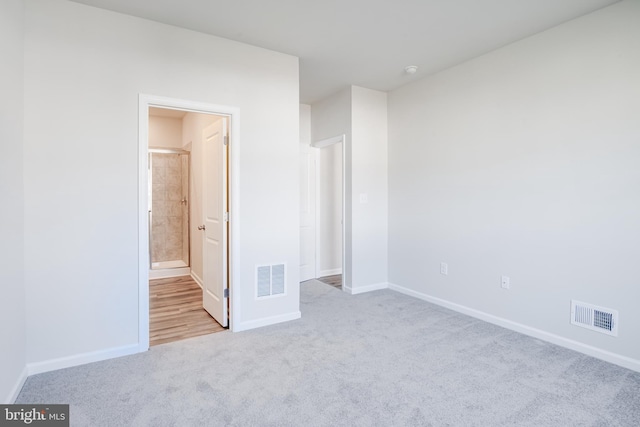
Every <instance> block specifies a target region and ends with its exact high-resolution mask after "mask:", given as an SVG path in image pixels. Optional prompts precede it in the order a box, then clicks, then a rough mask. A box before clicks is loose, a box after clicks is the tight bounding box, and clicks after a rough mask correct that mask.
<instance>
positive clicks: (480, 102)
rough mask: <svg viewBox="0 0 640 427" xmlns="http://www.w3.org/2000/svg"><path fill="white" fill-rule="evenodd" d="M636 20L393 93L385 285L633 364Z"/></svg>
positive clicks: (533, 41) (591, 21)
mask: <svg viewBox="0 0 640 427" xmlns="http://www.w3.org/2000/svg"><path fill="white" fill-rule="evenodd" d="M638 22H640V2H637V1H624V2H621V3H617V4H615V5H613V6H611V7H608V8H606V9H603V10H600V11H597V12H595V13H592V14H590V15H587V16H584V17H582V18H579V19H576V20H574V21H570V22H568V23H565V24H563V25H560V26H558V27H556V28H553V29H551V30H548V31H546V32H543V33H541V34H538V35H536V36H533V37H530V38H527V39H525V40H522V41H519V42H517V43H514V44H511V45H509V46H507V47H504V48H502V49H499V50H497V51H494V52H492V53H489V54H486V55H483V56H481V57H479V58H476V59H474V60H472V61H469V62H467V63H464V64H462V65H460V66H457V67H454V68H452V69H449V70H447V71H444V72H441V73H439V74H436V75H434V76H432V77H428V78H425V79H423V80H420V81H418V82H416V83H413V84H409V85H407V86H404V87H402V88H400V89H398V90H396V91H393V92H391V93H390V95H389V135H390V150H389V171H390V178H389V182H390V189H389V194H390V200H389V206H390V216H389V227H390V231H389V236H390V238H389V269H390V281H391V282H393V283H395V284H397V285H400V286H402V287H404V288H406V289H405V290H409V291H411V292H414V294H416V295H422V296H432V297H436V298H440V299H441V300H443V301H444V302H452V303H455V304H458V305H459V307H466V308H471V309H474V310H478V311H480V312H484V313H488V314H490V315H493V316H497V318H501V319H503V320H504V319H506V321H507V322H515V323H517V324H520V325H524V326H526V327H528V328H535V329H536V330H538V331H542V332H544V333H547V334H552V335H549V337H551V338H553V337H560V338H561V339H564V340H565V341H564V344H567V343H569V342H568V341H566V340H574V341H577V342H579V343H582V344H586V345H588V346H593V347H596V348H598V349H601V350H604V351H607V352H612V353H615V354H617V355H621V356H623V358H624V357H627V358H631V359H633V360H635V362H633V363H632V364H635V365H634V366H635V368H636V369H638V368H640V340H639V339H638V337H640V310H638V309H637V303H638V301H640V286H638V278H639V277H640V263H638V259H640V246H639V245H638V242H639V241H640V221H638V218H640V192H639V191H638V189H639V188H640V167H638V165H640V120H638V111H640V84H639V80H638V76H639V75H640V26H639V25H638ZM441 261H444V262H447V263H448V264H449V275H448V276H443V275H441V274H440V273H439V265H440V262H441ZM501 275H507V276H510V278H511V289H510V290H504V289H501V287H500V276H501ZM571 299H578V300H582V301H585V302H590V303H594V304H599V305H602V306H605V307H608V308H614V309H617V310H619V312H620V329H619V336H618V337H617V338H614V337H610V336H607V335H604V334H599V333H596V332H592V331H589V330H586V329H581V328H578V327H575V326H571V325H570V324H569V307H570V306H569V304H570V300H571ZM536 333H537V332H536ZM582 349H583V350H585V349H586V347H584V346H583V348H582ZM586 350H588V349H586ZM603 354H604V353H603V352H600V356H602V355H603ZM620 360H622V359H620V358H618V362H620Z"/></svg>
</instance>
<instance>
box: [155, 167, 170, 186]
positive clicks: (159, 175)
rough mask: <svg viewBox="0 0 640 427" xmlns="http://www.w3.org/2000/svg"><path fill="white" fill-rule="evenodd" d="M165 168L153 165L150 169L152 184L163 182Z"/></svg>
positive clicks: (164, 180) (165, 173)
mask: <svg viewBox="0 0 640 427" xmlns="http://www.w3.org/2000/svg"><path fill="white" fill-rule="evenodd" d="M166 177H167V169H166V168H164V167H159V166H155V165H154V166H153V169H151V182H153V183H154V184H164V183H165V182H166Z"/></svg>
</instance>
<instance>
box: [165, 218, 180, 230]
mask: <svg viewBox="0 0 640 427" xmlns="http://www.w3.org/2000/svg"><path fill="white" fill-rule="evenodd" d="M166 230H167V233H169V234H181V233H182V218H179V217H178V218H176V217H169V219H168V223H167V228H166Z"/></svg>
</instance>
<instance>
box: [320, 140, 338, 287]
mask: <svg viewBox="0 0 640 427" xmlns="http://www.w3.org/2000/svg"><path fill="white" fill-rule="evenodd" d="M316 150H318V152H317V153H318V155H317V157H318V166H317V167H318V184H317V188H318V198H317V200H318V203H317V206H316V212H317V226H318V232H317V236H318V253H317V255H316V256H317V257H318V259H317V265H318V269H317V271H318V273H317V275H318V277H324V276H330V275H334V274H342V143H341V142H339V143H336V144H332V145H330V146H328V147H323V148H317V149H316Z"/></svg>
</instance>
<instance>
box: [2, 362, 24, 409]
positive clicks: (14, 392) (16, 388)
mask: <svg viewBox="0 0 640 427" xmlns="http://www.w3.org/2000/svg"><path fill="white" fill-rule="evenodd" d="M28 376H29V375H28V373H27V367H26V366H25V367H24V368H23V369H22V372H20V375H19V376H18V380H17V381H16V384H15V385H14V386H13V388H12V389H11V391H10V392H9V395H8V396H7V398H6V399H5V400H4V401H3V403H4V404H6V405H11V404H13V403H15V401H16V399H17V398H18V395H19V394H20V391H21V390H22V386H23V385H24V382H25V381H26V380H27V377H28Z"/></svg>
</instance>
